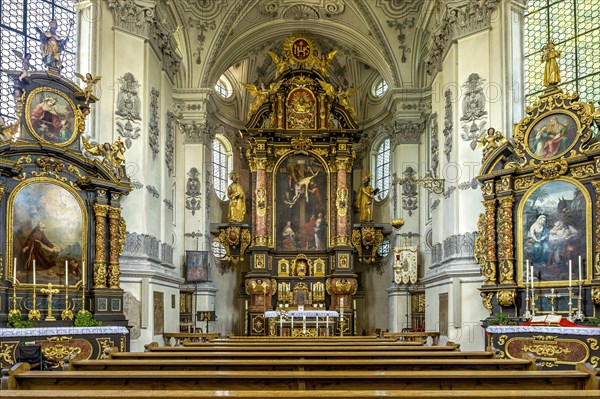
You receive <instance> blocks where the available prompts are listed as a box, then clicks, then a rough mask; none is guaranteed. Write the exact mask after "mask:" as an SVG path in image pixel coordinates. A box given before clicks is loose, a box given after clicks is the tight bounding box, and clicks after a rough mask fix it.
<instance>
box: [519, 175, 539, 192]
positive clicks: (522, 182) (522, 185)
mask: <svg viewBox="0 0 600 399" xmlns="http://www.w3.org/2000/svg"><path fill="white" fill-rule="evenodd" d="M534 182H535V179H534V178H533V176H526V177H520V178H517V179H515V190H517V191H520V190H527V189H528V188H529V187H531V186H533V183H534Z"/></svg>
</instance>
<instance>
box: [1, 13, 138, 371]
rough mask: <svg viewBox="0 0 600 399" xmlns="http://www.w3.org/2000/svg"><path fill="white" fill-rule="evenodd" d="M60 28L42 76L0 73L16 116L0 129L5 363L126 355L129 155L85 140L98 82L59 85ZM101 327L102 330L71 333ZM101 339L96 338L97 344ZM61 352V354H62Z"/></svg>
mask: <svg viewBox="0 0 600 399" xmlns="http://www.w3.org/2000/svg"><path fill="white" fill-rule="evenodd" d="M56 28H57V27H56V22H54V21H53V22H51V26H50V31H51V32H53V33H52V34H47V35H45V36H44V37H46V38H47V39H45V40H53V41H57V43H54V45H50V46H43V47H42V49H43V51H44V54H42V56H43V58H42V60H43V63H44V65H45V66H46V70H44V71H30V70H29V64H28V61H27V60H26V59H24V61H23V70H21V71H2V73H5V74H7V76H8V77H9V79H10V80H11V81H12V82H13V93H14V100H15V105H16V106H15V114H14V116H13V117H12V119H11V120H8V121H3V123H2V124H1V125H0V133H1V135H0V219H1V221H2V222H1V226H2V229H1V230H0V247H1V248H3V249H2V252H1V254H0V327H23V326H25V325H35V326H36V328H18V329H13V328H7V329H4V328H2V329H0V358H2V359H3V360H2V361H3V364H4V365H5V364H6V363H10V361H11V360H14V354H15V353H17V351H18V348H19V346H20V345H21V344H23V343H24V342H28V343H32V341H35V344H37V345H39V346H41V347H42V352H43V353H44V354H45V355H46V357H48V358H52V359H54V358H56V359H58V358H59V357H60V356H61V355H70V354H74V353H77V354H81V358H88V357H90V356H94V357H95V356H97V355H98V353H101V352H102V350H101V349H102V348H103V347H106V346H117V347H120V348H122V349H127V348H128V342H129V340H128V337H129V335H128V333H127V329H126V328H125V327H126V325H127V320H126V319H125V316H124V314H123V290H122V289H121V288H120V275H121V273H120V265H119V256H120V255H121V252H122V250H123V244H124V240H125V229H126V226H125V221H124V219H123V217H122V216H121V201H122V199H123V198H124V197H125V196H126V195H127V194H128V193H129V192H130V191H131V183H130V179H129V178H128V177H127V175H126V173H125V158H124V151H125V146H124V144H123V142H122V141H120V139H117V140H116V141H114V142H112V143H103V144H100V143H95V142H93V143H90V142H89V141H88V140H87V139H86V138H85V137H84V136H83V132H84V131H85V130H86V118H87V116H88V115H89V113H90V107H91V106H92V105H93V104H94V103H95V102H96V101H97V100H98V98H96V96H95V95H94V86H95V84H97V83H98V81H99V80H100V77H98V76H93V75H91V74H89V73H88V74H86V76H83V75H81V74H77V76H79V77H80V78H81V79H82V81H83V82H84V83H85V85H86V86H85V87H83V88H82V87H79V86H78V85H77V84H75V83H73V82H72V81H70V80H69V79H67V78H65V77H64V76H62V75H61V67H62V65H61V57H60V56H61V54H60V53H61V51H62V48H63V46H64V40H67V39H60V40H59V39H58V35H57V34H55V32H56ZM74 319H75V320H83V319H86V320H87V322H84V321H82V322H81V323H78V324H80V325H81V324H83V325H87V326H92V325H95V324H98V323H96V322H101V323H102V327H95V328H98V329H100V330H97V331H95V333H89V331H90V330H89V328H91V327H88V329H87V330H86V329H78V328H76V327H74ZM96 333H98V335H94V334H96ZM58 348H60V349H58Z"/></svg>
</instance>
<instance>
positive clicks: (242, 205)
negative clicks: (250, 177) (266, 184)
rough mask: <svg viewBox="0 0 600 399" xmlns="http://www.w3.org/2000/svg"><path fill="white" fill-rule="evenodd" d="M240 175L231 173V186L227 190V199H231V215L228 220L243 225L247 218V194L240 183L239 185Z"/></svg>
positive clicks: (229, 214)
mask: <svg viewBox="0 0 600 399" xmlns="http://www.w3.org/2000/svg"><path fill="white" fill-rule="evenodd" d="M238 178H239V176H238V174H237V173H236V172H233V173H231V184H230V185H229V187H228V188H227V198H229V213H228V215H227V220H228V221H230V222H236V223H241V222H243V221H244V216H246V192H245V191H244V188H243V187H242V185H241V184H240V183H238Z"/></svg>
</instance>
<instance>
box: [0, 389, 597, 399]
mask: <svg viewBox="0 0 600 399" xmlns="http://www.w3.org/2000/svg"><path fill="white" fill-rule="evenodd" d="M67 397H68V398H73V399H105V398H106V399H109V398H117V399H148V398H160V399H214V398H217V397H227V398H234V399H264V398H283V399H320V398H362V399H381V398H382V397H386V398H410V399H413V398H426V399H505V398H506V399H512V398H525V399H529V398H530V399H540V398H544V399H554V398H557V399H564V398H595V399H597V398H598V397H600V390H583V391H575V390H527V391H522V390H518V389H511V390H452V391H417V390H412V389H411V390H381V389H376V390H323V391H271V390H257V391H248V390H239V391H232V390H222V391H215V390H194V391H171V390H165V391H152V390H131V391H114V390H93V391H91V390H87V389H82V390H78V391H73V390H68V391H67V390H52V391H3V392H2V398H3V399H13V398H34V399H36V398H50V399H55V398H56V399H64V398H67Z"/></svg>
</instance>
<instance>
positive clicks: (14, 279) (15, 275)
mask: <svg viewBox="0 0 600 399" xmlns="http://www.w3.org/2000/svg"><path fill="white" fill-rule="evenodd" d="M13 263H14V265H13V285H17V258H15V259H14V262H13Z"/></svg>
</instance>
